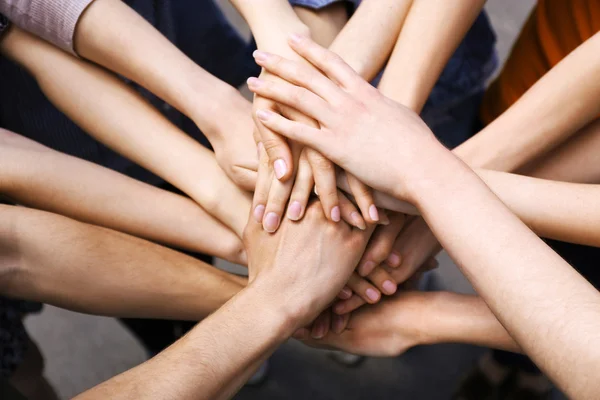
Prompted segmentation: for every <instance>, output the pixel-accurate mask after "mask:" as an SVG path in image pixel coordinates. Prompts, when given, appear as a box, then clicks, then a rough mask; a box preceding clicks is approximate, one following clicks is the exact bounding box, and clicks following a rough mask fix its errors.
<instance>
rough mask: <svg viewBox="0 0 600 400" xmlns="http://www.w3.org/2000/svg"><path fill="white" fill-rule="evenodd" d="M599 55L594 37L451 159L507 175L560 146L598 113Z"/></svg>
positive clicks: (598, 36)
mask: <svg viewBox="0 0 600 400" xmlns="http://www.w3.org/2000/svg"><path fill="white" fill-rule="evenodd" d="M599 52H600V34H596V35H594V36H592V37H591V38H590V39H588V40H587V41H586V42H584V43H583V44H582V45H580V46H579V47H578V48H577V49H575V50H574V51H573V52H572V53H571V54H569V55H568V56H567V57H565V58H564V59H563V60H562V61H561V62H559V63H558V64H557V65H556V66H555V67H554V68H552V69H551V70H550V71H549V72H548V73H546V75H544V76H543V77H542V78H541V79H540V80H539V81H538V82H536V84H535V85H533V86H532V87H531V88H530V89H529V90H528V91H527V92H526V93H525V94H524V95H523V96H522V97H521V98H520V99H519V100H518V101H517V102H516V103H515V104H513V105H512V106H511V107H510V108H509V109H508V110H507V111H505V112H504V113H503V114H502V115H501V116H500V117H498V118H497V119H496V120H494V121H493V122H492V123H490V124H489V125H488V126H487V127H486V128H485V129H483V130H482V131H481V132H479V133H478V134H477V135H475V136H474V137H472V138H471V139H469V140H467V141H466V142H465V143H463V144H462V145H460V146H459V147H457V148H456V149H455V153H456V155H458V156H459V157H460V158H461V159H463V160H464V161H465V162H467V163H468V164H469V165H470V166H472V167H477V168H486V169H494V170H499V171H508V172H510V171H514V170H516V169H518V168H520V167H522V166H524V165H525V164H526V163H528V162H529V161H531V160H533V159H535V158H536V157H539V156H541V155H543V154H545V153H546V152H548V151H549V150H551V149H553V148H554V147H556V146H557V145H559V144H561V143H563V142H564V141H565V140H567V139H568V138H569V137H571V136H572V135H573V134H574V133H575V132H577V131H578V130H580V129H581V128H583V127H584V126H585V125H587V124H588V123H589V122H590V121H591V120H593V119H594V118H595V117H596V116H597V115H598V114H599V113H600V102H598V99H599V98H600V83H599V82H598V79H596V77H597V76H598V75H599V74H600V58H598V56H597V54H599ZM523 132H527V134H526V135H524V134H523Z"/></svg>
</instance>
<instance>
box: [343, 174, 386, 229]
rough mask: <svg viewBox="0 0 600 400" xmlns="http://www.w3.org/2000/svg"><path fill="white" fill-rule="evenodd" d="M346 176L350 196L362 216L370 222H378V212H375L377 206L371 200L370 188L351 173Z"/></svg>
mask: <svg viewBox="0 0 600 400" xmlns="http://www.w3.org/2000/svg"><path fill="white" fill-rule="evenodd" d="M347 178H348V185H349V186H350V191H351V192H352V196H353V197H354V200H355V201H356V204H357V205H358V208H360V212H361V213H362V215H363V217H364V218H365V219H366V220H367V221H368V222H370V223H376V222H378V221H379V213H378V212H377V207H376V206H375V202H374V201H373V193H372V192H371V188H370V187H368V186H367V185H365V184H364V183H362V182H361V181H359V180H358V179H356V177H355V176H354V175H352V174H348V177H347Z"/></svg>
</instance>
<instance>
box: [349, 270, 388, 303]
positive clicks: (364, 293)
mask: <svg viewBox="0 0 600 400" xmlns="http://www.w3.org/2000/svg"><path fill="white" fill-rule="evenodd" d="M346 286H348V287H349V288H350V289H352V291H353V292H354V293H355V294H357V295H358V296H360V297H361V298H362V299H363V300H364V301H366V302H367V303H369V304H375V303H377V302H378V301H379V300H380V299H381V292H380V291H379V290H378V289H377V288H376V287H375V286H373V285H372V284H371V283H369V282H368V281H367V280H366V279H363V278H361V277H360V276H358V274H357V273H356V272H354V273H352V275H351V276H350V279H348V283H346Z"/></svg>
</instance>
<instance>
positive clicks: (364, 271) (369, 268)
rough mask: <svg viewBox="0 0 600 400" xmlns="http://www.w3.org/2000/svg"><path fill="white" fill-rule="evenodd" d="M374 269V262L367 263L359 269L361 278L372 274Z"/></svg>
mask: <svg viewBox="0 0 600 400" xmlns="http://www.w3.org/2000/svg"><path fill="white" fill-rule="evenodd" d="M373 268H375V263H374V262H373V261H365V263H364V264H363V265H361V266H360V267H359V268H358V273H359V274H360V276H367V275H369V274H370V273H371V271H372V270H373Z"/></svg>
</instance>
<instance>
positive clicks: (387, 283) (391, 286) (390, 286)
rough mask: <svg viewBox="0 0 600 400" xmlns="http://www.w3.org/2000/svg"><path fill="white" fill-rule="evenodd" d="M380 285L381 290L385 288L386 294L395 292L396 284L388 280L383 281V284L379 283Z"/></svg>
mask: <svg viewBox="0 0 600 400" xmlns="http://www.w3.org/2000/svg"><path fill="white" fill-rule="evenodd" d="M381 287H383V290H385V292H386V293H387V294H394V293H396V288H397V286H396V284H395V283H394V282H392V281H390V280H387V281H385V282H383V284H382V285H381Z"/></svg>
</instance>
